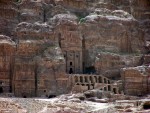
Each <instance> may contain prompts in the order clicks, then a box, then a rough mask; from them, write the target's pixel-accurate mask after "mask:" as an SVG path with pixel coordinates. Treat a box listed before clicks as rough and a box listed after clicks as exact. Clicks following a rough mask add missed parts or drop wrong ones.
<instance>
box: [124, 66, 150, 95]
mask: <svg viewBox="0 0 150 113" xmlns="http://www.w3.org/2000/svg"><path fill="white" fill-rule="evenodd" d="M149 72H150V69H149V67H146V66H145V67H133V68H131V67H130V68H124V69H123V70H122V80H123V86H124V93H125V94H128V95H136V96H143V95H145V94H149V93H150V75H149Z"/></svg>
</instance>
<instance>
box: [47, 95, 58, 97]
mask: <svg viewBox="0 0 150 113" xmlns="http://www.w3.org/2000/svg"><path fill="white" fill-rule="evenodd" d="M54 97H56V95H49V96H48V98H54Z"/></svg>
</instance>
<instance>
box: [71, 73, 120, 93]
mask: <svg viewBox="0 0 150 113" xmlns="http://www.w3.org/2000/svg"><path fill="white" fill-rule="evenodd" d="M70 80H71V81H72V82H71V86H73V88H72V91H73V92H82V91H87V90H92V89H99V90H103V91H112V92H114V93H115V94H117V93H120V91H119V89H118V86H117V85H115V84H113V82H112V81H111V80H110V79H108V78H106V77H104V76H100V75H88V74H80V75H71V76H70Z"/></svg>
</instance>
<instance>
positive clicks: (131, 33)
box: [0, 0, 150, 97]
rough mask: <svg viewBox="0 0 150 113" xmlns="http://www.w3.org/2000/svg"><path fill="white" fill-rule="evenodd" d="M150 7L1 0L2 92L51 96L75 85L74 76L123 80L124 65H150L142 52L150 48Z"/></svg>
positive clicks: (107, 1)
mask: <svg viewBox="0 0 150 113" xmlns="http://www.w3.org/2000/svg"><path fill="white" fill-rule="evenodd" d="M141 3H142V4H141ZM136 5H137V6H136ZM138 6H140V9H139V10H137V7H138ZM148 6H149V2H148V1H146V0H143V1H142V2H141V1H135V0H131V1H129V0H120V1H118V0H94V1H93V0H88V1H86V0H80V1H79V0H43V1H42V0H36V1H35V0H22V1H16V2H15V1H13V0H9V1H6V0H5V1H4V0H1V1H0V15H1V16H0V20H1V21H0V25H1V28H0V34H2V35H0V40H1V42H0V49H1V52H0V53H1V62H0V65H1V67H0V70H1V74H0V76H1V79H0V80H1V83H2V85H1V86H0V91H1V92H3V91H4V89H5V90H7V91H4V92H9V91H10V92H11V91H12V92H13V93H15V95H16V96H24V97H33V96H47V97H51V96H55V95H58V94H61V93H67V92H68V91H69V90H68V89H71V88H70V86H69V84H71V83H72V82H73V81H69V80H68V78H69V77H68V76H71V75H69V74H83V73H89V74H92V73H94V74H95V75H94V76H96V77H97V75H96V74H103V75H104V76H105V77H109V78H114V79H120V69H121V68H124V67H130V66H139V65H142V64H148V63H149V57H148V55H143V56H142V55H141V54H142V53H149V50H150V49H149V48H150V47H149V36H150V34H149V20H148V19H149V7H148ZM143 7H145V8H144V11H146V13H145V12H144V11H143V10H141V9H142V8H143ZM137 13H138V14H137ZM136 19H138V20H136ZM146 19H147V20H146ZM4 35H7V36H4ZM8 36H9V37H10V38H9V37H8ZM145 40H146V43H145ZM146 44H147V45H146ZM144 47H147V48H148V50H144V49H145V48H144ZM4 68H5V69H4ZM3 78H4V79H3Z"/></svg>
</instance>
